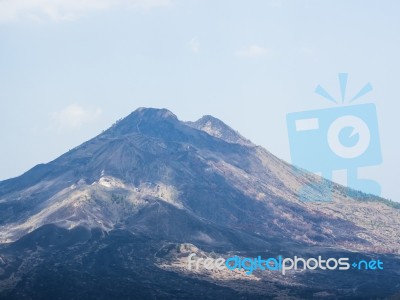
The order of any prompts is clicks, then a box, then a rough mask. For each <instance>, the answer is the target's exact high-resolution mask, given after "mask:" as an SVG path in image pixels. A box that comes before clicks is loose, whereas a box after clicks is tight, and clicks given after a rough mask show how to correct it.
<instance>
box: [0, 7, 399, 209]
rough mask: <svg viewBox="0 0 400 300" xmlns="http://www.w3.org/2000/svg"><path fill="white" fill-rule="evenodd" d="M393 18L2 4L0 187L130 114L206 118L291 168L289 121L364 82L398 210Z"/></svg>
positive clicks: (300, 10)
mask: <svg viewBox="0 0 400 300" xmlns="http://www.w3.org/2000/svg"><path fill="white" fill-rule="evenodd" d="M399 9H400V4H399V2H398V1H396V0H392V1H382V0H379V1H366V0H359V1H350V0H335V1H328V0H325V1H324V0H304V1H300V0H299V1H284V0H269V1H268V0H264V1H215V0H214V1H205V0H201V1H200V0H198V1H192V0H119V1H118V0H86V1H83V0H1V1H0V101H1V102H0V103H1V109H0V136H1V147H0V166H1V168H0V179H6V178H9V177H14V176H17V175H20V174H21V173H23V172H25V171H26V170H28V169H29V168H31V167H33V166H34V165H36V164H38V163H43V162H48V161H50V160H53V159H54V158H56V157H57V156H59V155H61V154H62V153H64V152H65V151H67V150H68V149H70V148H73V147H75V146H77V145H79V144H80V143H82V142H84V141H85V140H87V139H89V138H91V137H93V136H95V135H96V134H98V133H100V132H101V130H103V129H106V128H107V127H109V126H110V125H111V124H112V123H113V122H114V121H115V120H117V119H119V118H121V117H124V116H126V115H128V114H129V113H130V112H131V111H133V110H135V109H136V108H137V107H141V106H149V107H165V108H168V109H170V110H171V111H173V112H174V113H175V114H176V115H177V116H178V117H179V118H180V119H182V120H195V119H198V118H199V117H201V116H202V115H204V114H211V115H214V116H216V117H218V118H220V119H222V120H223V121H225V122H226V123H227V124H229V125H231V126H232V127H233V128H235V129H237V130H239V131H240V132H241V133H242V134H243V135H244V136H246V137H248V138H250V139H251V140H252V141H253V142H254V143H256V144H259V145H262V146H264V147H266V148H267V149H268V150H270V151H271V152H272V153H274V154H275V155H277V156H279V157H281V158H283V159H285V160H287V161H290V152H289V143H288V134H287V129H286V120H285V118H286V114H287V113H290V112H297V111H304V110H311V109H320V108H330V107H333V106H335V104H333V103H331V102H329V101H326V100H324V99H323V98H322V97H320V96H318V95H317V94H315V93H314V90H315V88H316V86H317V85H318V84H321V85H322V86H324V87H325V88H326V89H327V90H328V91H329V92H331V93H332V95H334V96H337V95H339V94H340V89H339V85H338V77H337V74H338V73H340V72H347V73H349V80H348V93H349V95H350V94H354V93H355V92H356V91H357V90H358V89H360V88H361V87H362V86H363V85H365V83H367V82H370V83H371V84H372V86H373V88H374V90H373V91H372V92H371V93H369V94H368V95H366V96H364V97H362V99H360V101H359V102H358V103H360V104H361V103H370V102H373V103H375V104H376V106H377V110H378V119H379V127H380V134H381V146H382V153H383V164H381V165H379V166H376V167H373V168H371V169H370V170H367V171H366V173H365V175H366V176H367V177H370V178H373V179H375V180H377V181H379V182H380V183H381V185H382V188H383V196H386V197H390V198H392V199H393V200H398V201H400V191H399V189H398V186H396V185H398V180H399V179H398V178H399V175H398V171H399V170H400V163H399V161H400V160H399V158H398V152H399V150H398V144H399V142H398V140H399V132H398V128H399V125H398V121H399V117H398V116H399V109H400V105H399V100H400V99H399V88H398V86H399V79H400V76H399V75H398V73H399V70H400V58H399V55H400V34H399V32H400V18H399V13H400V12H399Z"/></svg>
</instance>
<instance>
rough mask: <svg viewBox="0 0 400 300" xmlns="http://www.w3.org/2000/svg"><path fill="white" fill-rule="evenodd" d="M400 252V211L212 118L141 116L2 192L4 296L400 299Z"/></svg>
mask: <svg viewBox="0 0 400 300" xmlns="http://www.w3.org/2000/svg"><path fill="white" fill-rule="evenodd" d="M271 130H273V129H271ZM354 138H356V137H354ZM304 191H306V193H304ZM327 193H329V197H328V196H327ZM300 195H301V197H300ZM327 199H329V201H328V200H327ZM399 249H400V208H399V205H398V204H396V203H393V202H390V201H387V200H384V199H381V198H378V197H375V196H372V195H365V194H362V193H360V192H357V191H353V190H350V189H347V188H345V187H343V186H340V185H338V184H334V183H332V182H329V181H326V180H324V179H322V178H320V177H318V176H316V175H313V174H311V173H309V172H306V171H304V170H300V169H297V168H295V167H293V166H291V165H289V164H288V163H286V162H284V161H282V160H280V159H279V158H277V157H275V156H274V155H272V154H271V153H269V152H268V151H267V150H265V149H263V148H262V147H259V146H256V145H254V144H253V143H252V142H251V141H249V140H248V139H246V138H245V137H243V136H241V135H240V134H239V133H238V132H236V131H235V130H233V129H231V128H230V127H229V126H227V125H226V124H224V123H223V122H222V121H220V120H218V119H216V118H214V117H212V116H204V117H203V118H201V119H200V120H198V121H196V122H182V121H180V120H179V119H178V118H177V117H176V116H175V115H174V114H173V113H172V112H170V111H168V110H166V109H152V108H140V109H138V110H136V111H135V112H133V113H131V114H130V115H129V116H127V117H126V118H124V119H122V120H120V121H118V122H117V123H115V124H114V125H113V126H112V127H111V128H109V129H107V130H106V131H104V132H103V133H101V134H100V135H98V136H97V137H95V138H93V139H91V140H89V141H87V142H86V143H84V144H82V145H80V146H78V147H76V148H74V149H72V150H70V151H69V152H67V153H65V154H64V155H62V156H60V157H59V158H57V159H55V160H54V161H52V162H50V163H47V164H41V165H38V166H35V167H34V168H32V169H31V170H29V171H28V172H26V173H25V174H23V175H21V176H20V177H17V178H13V179H9V180H5V181H2V182H0V298H1V299H266V298H276V299H304V298H316V299H319V298H324V299H336V298H338V297H339V298H348V299H351V298H360V299H362V298H377V297H382V298H385V297H396V294H398V293H399V292H400V271H399V270H400V259H399V256H400V250H399ZM190 253H195V254H196V255H197V256H199V257H200V256H202V257H208V256H210V257H216V256H220V257H229V256H232V255H240V256H249V257H257V256H259V255H260V256H264V257H276V256H278V255H283V256H288V257H293V256H295V255H297V256H304V257H317V256H319V255H322V256H330V257H341V256H346V257H349V258H350V260H360V259H366V260H370V259H380V260H382V261H384V266H385V268H384V270H356V269H355V270H349V271H346V272H344V271H339V270H334V271H320V270H314V271H310V270H307V271H304V270H299V271H293V272H289V273H288V274H285V275H282V274H280V273H279V272H269V271H268V272H267V271H266V272H261V271H256V272H254V273H253V274H251V275H246V274H245V273H244V272H233V271H230V270H228V269H226V270H223V271H218V272H211V271H208V270H189V269H188V268H187V259H186V258H187V256H188V255H189V254H190Z"/></svg>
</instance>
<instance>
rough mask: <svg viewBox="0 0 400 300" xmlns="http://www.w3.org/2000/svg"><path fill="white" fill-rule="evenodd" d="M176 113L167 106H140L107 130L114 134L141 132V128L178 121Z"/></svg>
mask: <svg viewBox="0 0 400 300" xmlns="http://www.w3.org/2000/svg"><path fill="white" fill-rule="evenodd" d="M178 121H179V120H178V118H177V116H176V115H175V114H173V113H172V112H171V111H169V110H168V109H165V108H147V107H140V108H138V109H136V110H135V111H133V112H132V113H131V114H129V115H128V116H127V117H125V118H123V119H120V120H118V121H117V122H116V123H115V124H114V126H112V127H111V128H110V129H109V130H108V131H107V132H108V133H114V134H122V135H124V134H129V133H133V132H136V133H141V130H140V128H143V127H148V126H150V127H151V126H154V125H155V124H157V123H158V124H164V123H175V122H178Z"/></svg>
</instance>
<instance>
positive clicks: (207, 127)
mask: <svg viewBox="0 0 400 300" xmlns="http://www.w3.org/2000/svg"><path fill="white" fill-rule="evenodd" d="M186 124H187V125H189V126H190V127H193V128H196V129H198V130H201V131H204V132H206V133H208V134H209V135H211V136H214V137H216V138H219V139H222V140H224V141H226V142H228V143H233V144H242V145H247V146H250V145H253V143H252V142H251V141H250V140H248V139H246V138H245V137H243V136H242V135H241V134H240V133H239V132H237V131H235V130H233V129H232V128H231V127H229V126H228V125H226V124H225V123H224V122H222V121H221V120H220V119H217V118H215V117H213V116H211V115H205V116H203V117H201V118H200V119H198V120H197V121H195V122H186Z"/></svg>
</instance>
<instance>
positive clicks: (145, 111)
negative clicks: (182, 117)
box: [128, 107, 178, 120]
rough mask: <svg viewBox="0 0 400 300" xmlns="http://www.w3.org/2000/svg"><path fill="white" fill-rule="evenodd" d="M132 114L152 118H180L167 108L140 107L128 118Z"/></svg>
mask: <svg viewBox="0 0 400 300" xmlns="http://www.w3.org/2000/svg"><path fill="white" fill-rule="evenodd" d="M131 116H135V117H141V118H143V119H145V118H150V119H171V120H178V118H177V116H176V115H175V114H174V113H172V112H171V111H170V110H168V109H166V108H152V107H150V108H148V107H140V108H138V109H136V110H135V111H134V112H132V113H131V114H130V115H129V116H128V118H129V117H131Z"/></svg>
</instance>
